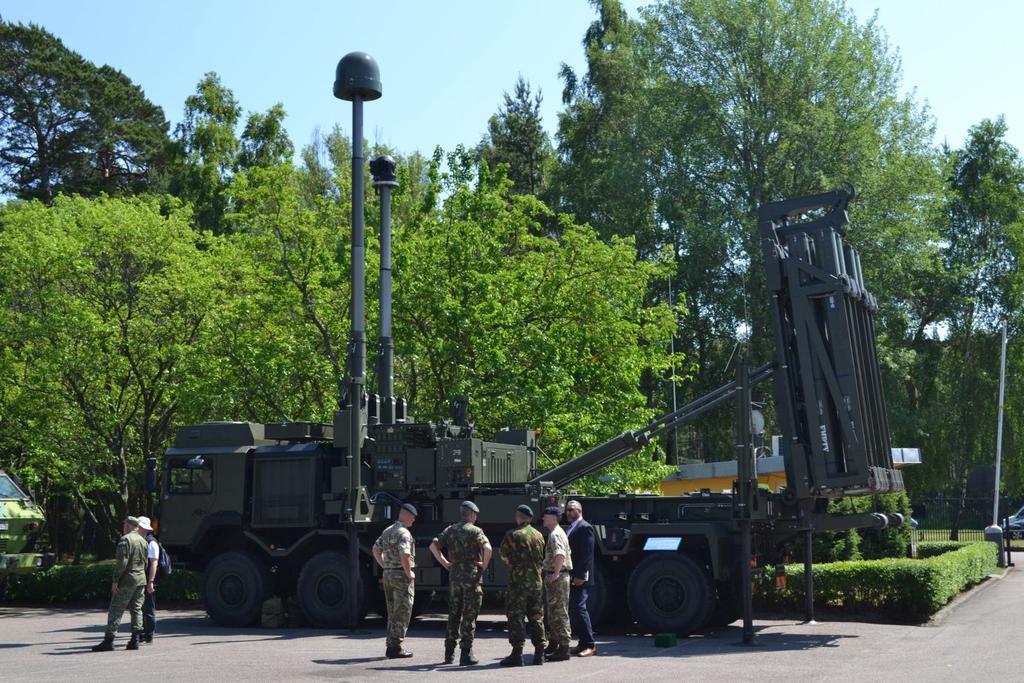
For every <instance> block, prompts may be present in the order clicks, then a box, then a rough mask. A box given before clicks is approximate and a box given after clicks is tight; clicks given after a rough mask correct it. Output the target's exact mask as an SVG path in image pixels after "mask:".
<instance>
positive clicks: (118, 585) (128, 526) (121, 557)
mask: <svg viewBox="0 0 1024 683" xmlns="http://www.w3.org/2000/svg"><path fill="white" fill-rule="evenodd" d="M138 528H139V520H138V519H136V518H135V517H129V518H128V519H126V520H124V525H123V526H122V531H123V532H124V535H123V536H122V537H121V540H120V541H118V542H117V555H116V557H117V564H115V565H114V577H113V582H112V584H111V586H110V592H111V593H112V596H111V598H110V609H109V610H107V630H106V632H105V633H104V634H103V642H101V643H100V644H99V645H95V646H93V648H92V651H93V652H109V651H110V650H113V649H114V637H115V636H116V635H117V627H118V626H119V625H120V624H121V617H122V616H124V611H125V609H128V610H129V612H130V613H131V615H132V637H131V640H129V641H128V645H127V646H126V647H125V649H126V650H138V649H139V634H141V633H142V601H143V599H144V590H145V588H146V550H147V547H146V541H145V539H144V538H142V536H139V535H138V534H137V533H136V532H135V530H136V529H138Z"/></svg>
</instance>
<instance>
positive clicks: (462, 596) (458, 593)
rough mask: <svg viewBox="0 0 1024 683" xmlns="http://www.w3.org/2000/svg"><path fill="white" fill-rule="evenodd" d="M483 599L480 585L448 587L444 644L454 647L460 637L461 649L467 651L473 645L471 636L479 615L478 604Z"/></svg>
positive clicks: (465, 584)
mask: <svg viewBox="0 0 1024 683" xmlns="http://www.w3.org/2000/svg"><path fill="white" fill-rule="evenodd" d="M483 599H484V589H483V588H481V587H480V583H479V582H477V581H474V582H472V583H453V584H450V585H449V586H448V634H447V637H446V638H445V642H446V644H448V645H450V646H454V645H455V643H456V642H458V640H459V638H460V636H461V638H462V649H463V650H468V649H469V648H470V647H471V646H472V645H473V634H474V633H475V632H476V618H477V616H479V614H480V603H481V601H483Z"/></svg>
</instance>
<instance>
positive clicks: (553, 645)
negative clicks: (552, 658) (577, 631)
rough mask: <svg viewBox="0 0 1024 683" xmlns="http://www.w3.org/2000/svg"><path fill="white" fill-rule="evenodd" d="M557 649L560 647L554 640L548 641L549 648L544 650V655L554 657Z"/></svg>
mask: <svg viewBox="0 0 1024 683" xmlns="http://www.w3.org/2000/svg"><path fill="white" fill-rule="evenodd" d="M557 647H558V643H556V642H555V641H553V640H549V641H548V646H547V647H546V648H544V654H546V655H553V654H555V649H556V648H557Z"/></svg>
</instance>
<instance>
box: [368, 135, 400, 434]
mask: <svg viewBox="0 0 1024 683" xmlns="http://www.w3.org/2000/svg"><path fill="white" fill-rule="evenodd" d="M370 174H371V175H372V176H373V186H374V187H375V188H377V190H378V191H379V192H380V339H379V340H378V342H377V344H378V346H377V349H378V350H377V391H378V392H379V393H380V401H381V411H380V423H381V424H386V425H387V424H394V422H395V417H396V416H395V344H394V342H393V341H392V339H391V191H392V190H393V189H395V188H397V187H398V181H397V180H396V179H395V160H394V159H392V158H391V157H389V156H386V155H383V156H379V157H377V158H376V159H374V160H373V161H371V162H370Z"/></svg>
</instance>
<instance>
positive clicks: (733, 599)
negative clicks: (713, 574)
mask: <svg viewBox="0 0 1024 683" xmlns="http://www.w3.org/2000/svg"><path fill="white" fill-rule="evenodd" d="M715 588H716V590H717V592H718V600H717V601H716V602H715V611H713V612H712V613H711V616H710V617H709V618H708V625H709V626H728V625H729V624H731V623H732V622H734V621H736V620H737V619H739V618H740V617H742V616H743V596H742V595H741V594H740V593H741V591H740V586H739V584H738V582H736V581H716V582H715Z"/></svg>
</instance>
